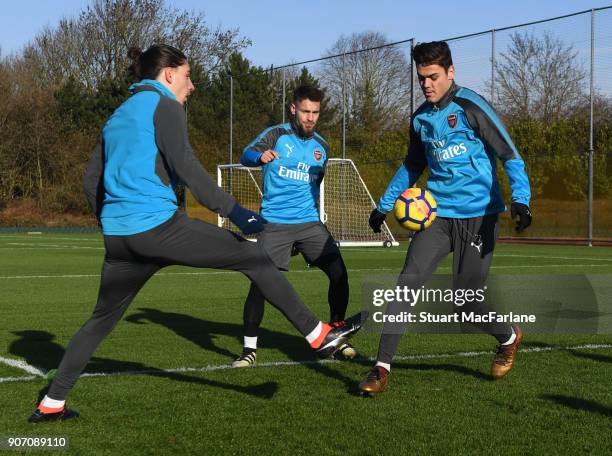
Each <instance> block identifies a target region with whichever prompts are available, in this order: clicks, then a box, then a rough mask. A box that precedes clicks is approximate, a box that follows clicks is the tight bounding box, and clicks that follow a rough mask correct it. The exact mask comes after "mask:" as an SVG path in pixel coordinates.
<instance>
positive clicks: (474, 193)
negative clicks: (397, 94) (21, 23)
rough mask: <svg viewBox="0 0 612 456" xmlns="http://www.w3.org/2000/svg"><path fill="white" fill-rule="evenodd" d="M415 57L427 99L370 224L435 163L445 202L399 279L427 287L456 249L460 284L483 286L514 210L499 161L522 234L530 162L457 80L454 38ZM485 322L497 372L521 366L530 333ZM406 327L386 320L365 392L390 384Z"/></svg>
mask: <svg viewBox="0 0 612 456" xmlns="http://www.w3.org/2000/svg"><path fill="white" fill-rule="evenodd" d="M412 58H413V59H414V62H415V63H416V65H417V72H418V77H419V83H420V85H421V89H422V91H423V94H424V96H425V102H424V103H423V104H422V105H421V106H420V107H419V108H418V109H417V110H416V111H415V112H414V113H413V115H412V118H411V122H410V147H409V149H408V153H407V155H406V158H405V160H404V163H403V164H402V166H400V168H399V170H398V171H397V173H396V174H395V176H394V177H393V179H392V180H391V182H390V183H389V185H388V187H387V189H386V191H385V193H384V195H383V196H382V198H381V199H380V202H379V204H378V205H377V207H376V208H375V209H374V210H373V211H372V213H371V215H370V219H369V223H370V226H371V228H372V229H373V230H374V231H375V232H379V231H380V227H381V225H382V223H383V221H384V220H385V216H386V214H387V212H389V211H390V210H391V209H392V208H393V205H394V203H395V200H396V199H397V197H398V196H399V195H400V193H401V192H402V191H403V190H405V189H406V188H408V187H411V186H413V185H414V184H415V183H416V181H417V179H418V178H419V176H420V175H421V174H422V173H423V171H424V170H425V168H427V167H429V172H430V175H429V179H428V181H427V188H428V190H429V191H430V192H431V193H432V194H433V196H434V198H435V199H436V201H437V203H438V217H437V218H436V220H435V221H434V222H433V223H432V225H431V226H430V227H429V228H427V229H426V230H424V231H420V232H417V233H416V234H415V235H414V237H413V238H412V242H411V243H410V246H409V248H408V252H407V255H406V262H405V264H404V268H403V270H402V272H401V274H400V278H399V283H400V284H401V285H404V286H408V287H410V288H413V289H417V288H419V287H421V286H422V284H423V283H424V282H425V281H426V280H427V279H428V278H429V277H430V276H431V274H432V273H433V272H434V271H435V270H436V268H437V266H438V264H439V263H440V261H442V260H443V259H444V258H445V257H446V256H447V255H448V254H449V253H450V252H453V286H454V288H455V289H473V290H476V289H482V288H483V287H484V285H485V283H486V277H487V274H488V271H489V267H490V265H491V259H492V256H493V249H494V247H495V241H496V238H497V233H498V214H499V213H500V212H503V211H505V210H506V208H505V205H504V202H503V200H502V197H501V193H500V189H499V184H498V181H497V177H496V174H495V170H496V162H497V160H498V159H499V160H501V162H502V164H503V167H504V170H505V172H506V174H507V175H508V178H509V181H510V187H511V189H512V203H511V215H512V218H515V217H516V216H518V217H519V221H518V222H517V225H516V230H517V231H519V232H520V231H522V230H524V229H525V228H527V227H528V226H529V225H530V224H531V212H530V210H529V200H530V197H531V192H530V188H529V181H528V179H527V175H526V173H525V167H524V163H523V160H522V159H521V157H520V155H519V153H518V151H517V150H516V148H515V147H514V144H513V143H512V140H511V139H510V137H509V136H508V133H507V132H506V130H505V128H504V126H503V124H502V122H501V121H500V120H499V118H498V117H497V115H496V114H495V112H494V110H493V108H491V106H490V105H489V104H488V103H487V102H486V101H485V100H484V99H483V98H482V97H480V96H479V95H478V94H476V93H475V92H473V91H472V90H469V89H466V88H464V87H459V86H458V85H456V84H455V82H454V77H455V69H454V67H453V61H452V57H451V51H450V49H449V47H448V44H447V43H445V42H431V43H421V44H419V45H417V46H415V47H414V49H413V51H412ZM466 307H467V305H466V306H464V307H463V310H464V311H474V312H476V313H478V314H484V313H486V312H488V311H489V310H488V308H487V306H486V305H485V304H484V303H480V304H478V303H472V304H471V308H466ZM402 310H405V309H401V304H400V303H399V302H397V301H395V302H392V303H390V305H389V308H388V310H387V312H388V314H390V315H396V314H398V313H399V312H401V311H402ZM478 326H479V328H480V329H481V330H483V331H484V332H486V333H488V334H491V335H493V336H494V337H495V338H496V339H497V341H498V342H499V345H498V346H497V352H496V354H495V358H494V360H493V363H492V366H491V376H492V377H493V378H494V379H499V378H502V377H504V376H505V375H506V374H507V373H508V372H509V371H510V369H511V368H512V366H513V363H514V359H515V356H516V352H517V347H518V345H519V343H520V342H521V338H522V331H521V329H520V328H519V327H518V326H510V325H508V324H505V323H484V324H479V325H478ZM404 329H405V327H404V326H403V325H401V326H400V328H398V327H397V326H395V327H394V328H391V325H385V328H384V329H383V334H382V336H381V339H380V345H379V349H378V356H377V362H376V365H375V366H374V367H373V369H372V370H371V371H370V373H369V374H368V376H367V377H366V379H365V380H364V381H362V382H361V383H360V384H359V388H360V390H361V391H362V392H365V393H380V392H382V391H384V390H385V388H386V386H387V382H388V375H389V371H390V369H391V360H392V358H393V356H394V354H395V352H396V350H397V345H398V343H399V341H400V337H401V333H402V332H403V330H404Z"/></svg>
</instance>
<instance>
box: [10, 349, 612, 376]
mask: <svg viewBox="0 0 612 456" xmlns="http://www.w3.org/2000/svg"><path fill="white" fill-rule="evenodd" d="M610 348H612V344H585V345H570V346H566V347H559V346H556V347H554V346H553V347H532V348H525V349H521V350H519V352H520V353H543V352H552V351H564V350H600V349H610ZM491 354H493V352H492V351H472V352H457V353H430V354H421V355H405V356H396V357H395V358H394V360H395V361H415V360H422V359H448V358H475V357H478V356H490V355H491ZM0 359H5V358H0ZM374 360H375V359H374V358H369V361H374ZM336 363H338V364H340V363H342V361H337V360H330V359H324V360H319V361H276V362H269V363H257V364H255V365H254V366H253V367H252V368H266V367H292V366H309V365H318V364H336ZM35 369H37V368H35ZM229 369H235V368H234V367H232V365H231V364H220V365H216V366H205V367H178V368H175V369H146V370H139V371H134V370H132V371H121V372H91V373H85V374H81V377H114V376H123V375H149V374H174V373H176V374H179V373H185V372H214V371H220V370H229ZM40 372H42V371H40ZM36 378H39V377H33V376H32V377H5V378H0V383H3V382H8V381H29V380H34V379H36Z"/></svg>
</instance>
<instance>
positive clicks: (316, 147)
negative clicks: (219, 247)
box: [233, 85, 357, 367]
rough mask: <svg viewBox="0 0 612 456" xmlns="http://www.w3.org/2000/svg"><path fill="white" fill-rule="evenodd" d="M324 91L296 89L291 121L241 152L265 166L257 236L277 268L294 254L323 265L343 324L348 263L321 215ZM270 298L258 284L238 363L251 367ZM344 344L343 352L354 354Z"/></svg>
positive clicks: (333, 318) (332, 305)
mask: <svg viewBox="0 0 612 456" xmlns="http://www.w3.org/2000/svg"><path fill="white" fill-rule="evenodd" d="M322 100H323V92H322V91H321V90H319V89H317V88H315V87H312V86H308V85H302V86H299V87H297V88H296V89H295V91H294V93H293V102H292V104H291V106H290V109H291V117H292V119H291V121H290V122H289V123H286V124H281V125H276V126H273V127H270V128H268V129H266V130H264V131H263V132H262V133H261V134H260V135H259V136H258V137H257V138H255V140H254V141H253V142H251V143H250V144H249V145H248V146H247V147H246V148H245V149H244V152H243V154H242V159H241V163H242V164H243V165H245V166H261V167H262V168H263V200H262V204H261V215H262V216H263V217H264V218H265V219H266V220H267V221H268V223H267V224H266V226H265V228H264V230H263V231H262V232H261V233H260V234H259V235H258V238H257V242H258V243H259V244H261V245H262V246H263V248H264V249H265V250H266V252H267V253H268V255H269V256H270V258H271V259H272V261H273V262H274V264H275V265H276V267H277V268H278V269H280V270H282V271H287V270H288V269H289V259H290V257H291V254H292V252H295V253H298V252H299V253H301V254H302V255H303V256H304V258H305V259H306V261H307V262H308V263H309V264H311V265H313V266H316V267H318V268H319V269H321V270H322V271H323V272H324V273H325V274H326V275H327V277H328V278H329V290H328V294H327V297H328V301H329V310H330V324H331V325H332V326H338V325H341V324H342V321H343V320H344V316H345V313H346V308H347V306H348V297H349V286H348V277H347V271H346V266H345V265H344V261H343V260H342V256H341V255H340V249H339V248H338V246H337V244H336V242H335V240H334V238H333V237H332V235H331V234H330V232H329V231H328V230H327V228H326V227H325V225H323V223H321V221H320V219H319V211H318V205H319V187H320V185H321V181H322V180H323V175H324V172H325V164H326V162H327V156H328V152H329V144H327V141H325V139H323V137H322V136H321V135H320V134H319V133H317V132H316V131H315V127H316V125H317V121H318V120H319V114H320V111H321V101H322ZM264 303H265V297H264V295H263V294H262V292H261V290H260V289H259V287H258V286H257V285H256V284H255V283H251V289H250V290H249V294H248V296H247V299H246V302H245V304H244V349H243V352H242V354H241V355H240V356H239V357H238V358H237V359H236V360H235V361H234V363H233V366H234V367H248V366H251V365H253V364H254V363H255V361H256V359H257V334H258V330H259V327H260V325H261V322H262V320H263V315H264ZM356 354H357V353H356V351H355V349H354V348H353V347H352V346H351V345H349V344H347V343H345V344H343V345H342V346H341V347H340V349H339V350H338V355H340V356H341V357H344V358H354V357H355V355H356Z"/></svg>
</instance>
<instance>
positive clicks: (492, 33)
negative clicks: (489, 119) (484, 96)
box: [491, 29, 495, 107]
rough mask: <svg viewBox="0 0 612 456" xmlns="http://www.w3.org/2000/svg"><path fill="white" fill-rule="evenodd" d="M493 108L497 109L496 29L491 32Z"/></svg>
mask: <svg viewBox="0 0 612 456" xmlns="http://www.w3.org/2000/svg"><path fill="white" fill-rule="evenodd" d="M491 106H493V107H495V29H493V30H491Z"/></svg>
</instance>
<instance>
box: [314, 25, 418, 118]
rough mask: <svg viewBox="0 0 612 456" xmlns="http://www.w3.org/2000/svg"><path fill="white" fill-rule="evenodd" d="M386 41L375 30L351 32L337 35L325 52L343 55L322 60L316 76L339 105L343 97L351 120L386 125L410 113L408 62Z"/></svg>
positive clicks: (401, 51)
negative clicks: (320, 69) (337, 37)
mask: <svg viewBox="0 0 612 456" xmlns="http://www.w3.org/2000/svg"><path fill="white" fill-rule="evenodd" d="M388 43H389V41H388V40H387V39H386V37H385V36H384V35H382V34H381V33H378V32H362V33H354V34H352V35H351V36H348V37H347V36H342V37H340V38H339V39H338V41H336V42H335V43H334V45H333V46H332V47H331V48H330V49H329V50H328V51H327V53H326V55H327V56H331V55H337V54H342V56H340V57H336V58H333V59H328V60H324V61H323V62H322V71H321V73H320V74H319V79H320V80H321V83H322V85H323V86H325V87H326V88H327V91H328V93H329V94H330V95H331V97H332V98H333V99H335V100H336V103H337V104H338V105H340V103H341V100H342V97H343V96H344V97H345V100H346V103H347V112H348V113H349V116H350V121H351V120H352V121H358V120H361V121H366V122H367V121H368V120H367V119H369V121H370V122H373V121H376V123H377V124H378V127H379V128H389V127H392V126H395V125H397V124H398V122H400V121H401V120H405V119H406V117H407V115H409V112H408V111H409V107H410V62H409V61H408V59H407V57H406V55H405V53H404V51H403V50H402V49H401V48H399V47H395V46H386V45H387V44H388ZM358 51H359V52H358ZM360 118H361V119H360Z"/></svg>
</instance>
